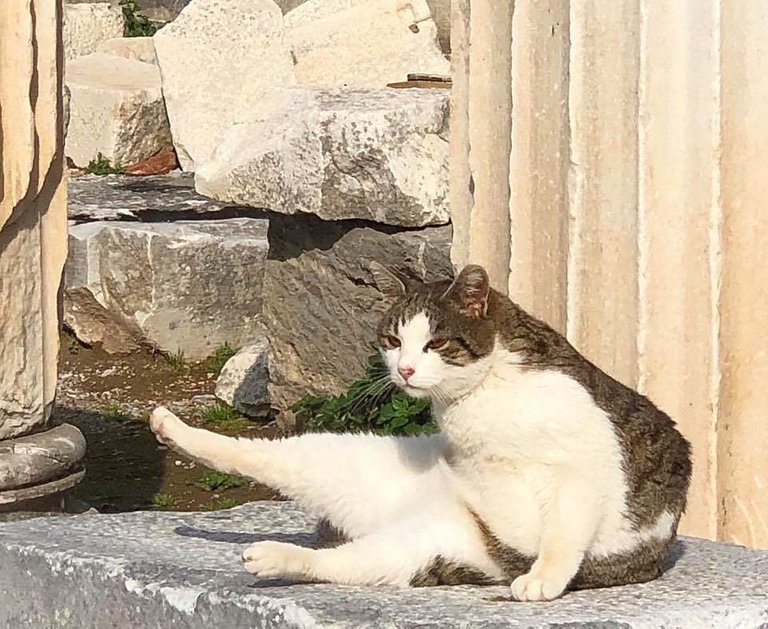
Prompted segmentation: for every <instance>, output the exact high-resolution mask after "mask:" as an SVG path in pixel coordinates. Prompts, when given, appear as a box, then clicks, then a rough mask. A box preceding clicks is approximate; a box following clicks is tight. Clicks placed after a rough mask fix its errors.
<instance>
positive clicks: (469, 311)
mask: <svg viewBox="0 0 768 629" xmlns="http://www.w3.org/2000/svg"><path fill="white" fill-rule="evenodd" d="M490 292H491V285H490V282H489V280H488V274H487V273H486V272H485V269H484V268H483V267H481V266H478V265H477V264H470V265H469V266H465V267H464V268H463V269H462V271H461V273H459V276H458V277H457V278H456V279H455V280H454V281H453V284H451V287H450V288H449V289H448V290H447V291H446V293H445V295H446V297H447V296H450V297H452V298H453V299H455V300H456V301H457V302H458V303H459V308H460V310H461V311H462V312H463V313H464V314H466V315H467V316H468V317H472V318H473V319H482V318H483V317H484V316H485V315H486V314H487V312H488V295H489V293H490Z"/></svg>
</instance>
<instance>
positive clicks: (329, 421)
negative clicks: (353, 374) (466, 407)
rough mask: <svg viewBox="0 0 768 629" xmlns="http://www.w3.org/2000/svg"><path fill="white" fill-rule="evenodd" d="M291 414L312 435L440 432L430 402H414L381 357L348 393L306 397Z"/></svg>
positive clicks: (376, 357) (371, 360)
mask: <svg viewBox="0 0 768 629" xmlns="http://www.w3.org/2000/svg"><path fill="white" fill-rule="evenodd" d="M291 410H292V411H293V412H294V413H295V414H296V418H297V419H298V420H299V422H300V423H302V424H303V425H304V426H305V428H306V429H307V430H310V431H329V432H373V433H376V434H380V435H417V434H425V433H432V432H435V431H436V430H437V427H436V426H435V423H434V421H433V420H432V414H431V412H430V408H429V400H427V399H424V398H421V399H415V398H411V397H409V396H407V395H406V394H405V393H403V392H402V391H399V390H398V389H396V387H395V386H394V385H393V384H392V383H391V382H390V380H389V374H388V370H387V367H386V365H384V362H383V361H382V359H381V356H380V355H379V354H378V353H377V354H374V355H373V356H371V357H370V358H369V359H368V368H367V369H366V372H365V375H364V376H363V377H362V378H361V379H360V380H358V381H356V382H354V383H353V384H352V386H350V388H349V390H348V391H347V392H346V393H342V394H341V395H337V396H335V397H318V396H313V395H305V396H304V397H303V398H301V399H300V400H299V401H298V402H296V403H295V404H294V405H293V406H292V407H291Z"/></svg>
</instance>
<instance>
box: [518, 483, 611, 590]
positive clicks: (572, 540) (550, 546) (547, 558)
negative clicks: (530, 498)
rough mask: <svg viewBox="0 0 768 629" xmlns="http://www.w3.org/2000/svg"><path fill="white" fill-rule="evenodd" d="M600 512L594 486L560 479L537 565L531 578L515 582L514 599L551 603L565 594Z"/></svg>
mask: <svg viewBox="0 0 768 629" xmlns="http://www.w3.org/2000/svg"><path fill="white" fill-rule="evenodd" d="M567 474H568V472H565V473H564V474H563V476H564V475H567ZM598 508H599V507H598V504H597V500H596V499H595V495H594V490H593V489H592V485H591V484H590V483H588V482H586V481H585V480H584V479H581V478H567V479H563V478H562V477H561V478H560V479H559V482H558V486H557V488H556V490H555V494H554V496H552V498H551V500H550V501H549V502H548V504H546V505H543V508H542V516H543V518H542V520H543V530H542V535H541V542H540V545H539V553H538V556H537V558H536V561H534V562H533V565H532V566H531V569H530V571H529V572H528V573H527V574H523V575H521V576H519V577H517V578H516V579H515V580H514V581H512V597H513V598H514V599H516V600H518V601H550V600H552V599H555V598H557V597H559V596H561V595H562V594H563V592H565V589H566V588H567V587H568V584H569V583H570V582H571V580H572V579H573V577H574V576H576V573H577V572H578V570H579V567H580V566H581V563H582V561H583V560H584V556H585V554H586V551H587V549H588V548H589V545H590V543H591V541H592V539H593V537H594V535H595V532H596V530H597V526H598V522H599V512H598Z"/></svg>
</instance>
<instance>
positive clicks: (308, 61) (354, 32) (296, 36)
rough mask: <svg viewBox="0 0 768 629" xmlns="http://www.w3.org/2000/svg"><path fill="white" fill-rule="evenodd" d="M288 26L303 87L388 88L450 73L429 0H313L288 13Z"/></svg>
mask: <svg viewBox="0 0 768 629" xmlns="http://www.w3.org/2000/svg"><path fill="white" fill-rule="evenodd" d="M398 7H401V8H400V10H399V11H398V10H397V9H398ZM285 28H286V32H287V35H288V39H289V41H290V43H291V48H292V50H293V55H294V58H295V59H296V77H297V78H298V80H299V82H300V83H301V84H303V85H308V86H313V87H338V86H342V85H346V86H349V87H384V86H385V85H387V84H388V83H394V82H396V81H404V80H405V79H406V77H407V75H408V74H409V73H426V74H450V64H449V63H448V60H447V59H446V58H445V57H444V56H443V54H442V53H441V51H440V48H439V46H438V42H437V27H436V26H435V23H434V21H433V20H432V19H431V18H430V12H429V8H428V6H427V4H426V2H424V0H411V1H410V2H408V3H402V2H396V1H395V0H359V1H356V2H352V1H350V0H310V1H309V2H305V3H304V4H302V5H301V6H299V7H297V8H295V9H294V10H293V11H290V12H289V13H287V14H286V16H285Z"/></svg>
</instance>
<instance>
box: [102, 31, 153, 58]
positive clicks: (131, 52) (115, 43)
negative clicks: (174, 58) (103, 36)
mask: <svg viewBox="0 0 768 629" xmlns="http://www.w3.org/2000/svg"><path fill="white" fill-rule="evenodd" d="M96 52H104V53H107V54H109V55H116V56H118V57H124V58H126V59H133V60H134V61H141V62H143V63H151V64H153V65H156V64H157V56H156V55H155V43H154V42H153V41H152V38H151V37H115V38H113V39H107V40H106V41H103V42H101V43H100V44H99V45H98V46H96Z"/></svg>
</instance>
